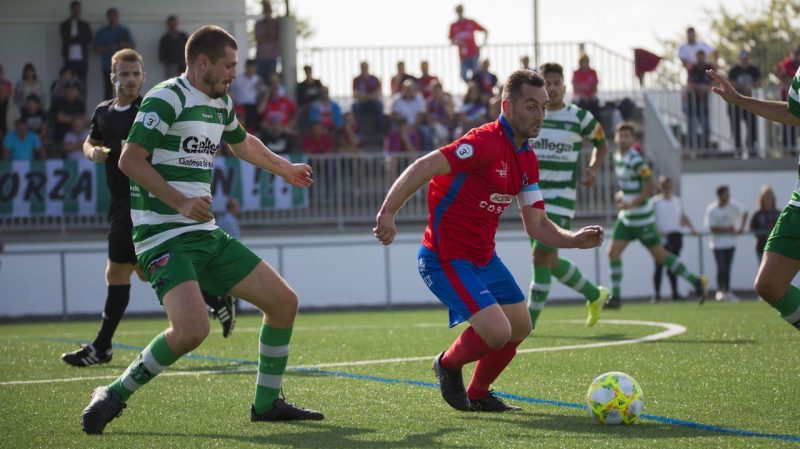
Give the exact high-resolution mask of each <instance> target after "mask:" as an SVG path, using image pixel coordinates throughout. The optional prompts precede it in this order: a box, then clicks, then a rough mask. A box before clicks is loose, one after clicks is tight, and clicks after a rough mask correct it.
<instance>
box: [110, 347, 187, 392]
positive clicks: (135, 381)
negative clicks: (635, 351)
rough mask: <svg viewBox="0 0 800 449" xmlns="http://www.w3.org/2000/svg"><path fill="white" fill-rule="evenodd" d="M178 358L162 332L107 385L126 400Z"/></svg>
mask: <svg viewBox="0 0 800 449" xmlns="http://www.w3.org/2000/svg"><path fill="white" fill-rule="evenodd" d="M179 358H180V356H179V355H176V354H175V353H174V352H172V349H170V348H169V346H168V345H167V339H166V337H165V336H164V333H163V332H162V333H160V334H158V335H157V336H156V338H154V339H153V341H151V342H150V344H149V345H147V347H146V348H144V351H142V352H141V353H139V355H138V356H137V357H136V360H134V361H133V363H131V364H130V366H128V369H126V370H125V372H124V373H122V376H120V377H119V378H118V379H117V380H115V381H114V382H112V383H111V385H109V386H108V387H109V388H111V389H112V390H114V391H116V392H117V393H119V394H120V396H122V400H123V401H127V400H128V399H129V398H130V397H131V395H132V394H133V393H134V392H135V391H136V390H138V389H139V388H141V387H142V386H143V385H144V384H146V383H147V382H150V380H152V379H153V378H154V377H156V376H157V375H158V374H159V373H161V372H162V371H164V370H165V369H166V368H167V367H168V366H170V365H172V364H173V363H175V362H176V361H177V360H178V359H179Z"/></svg>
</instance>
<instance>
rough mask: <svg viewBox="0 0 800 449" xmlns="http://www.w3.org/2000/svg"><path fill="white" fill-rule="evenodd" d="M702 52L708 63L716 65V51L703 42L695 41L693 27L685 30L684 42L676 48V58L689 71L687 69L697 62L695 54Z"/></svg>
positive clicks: (695, 36) (695, 35)
mask: <svg viewBox="0 0 800 449" xmlns="http://www.w3.org/2000/svg"><path fill="white" fill-rule="evenodd" d="M700 50H702V51H703V52H704V53H705V54H706V55H707V56H708V62H710V63H711V64H715V65H716V60H717V50H715V49H714V47H712V46H710V45H708V44H706V43H705V42H702V41H701V42H698V41H697V34H696V33H695V31H694V28H693V27H689V28H687V29H686V42H684V43H683V44H681V46H680V47H678V58H680V60H681V63H682V64H683V66H684V67H685V68H686V70H689V68H690V67H691V66H692V65H694V64H695V63H696V62H697V52H698V51H700Z"/></svg>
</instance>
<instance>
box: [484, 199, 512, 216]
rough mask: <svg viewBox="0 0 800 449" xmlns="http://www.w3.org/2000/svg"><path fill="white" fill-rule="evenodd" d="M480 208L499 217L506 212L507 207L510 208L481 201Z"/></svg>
mask: <svg viewBox="0 0 800 449" xmlns="http://www.w3.org/2000/svg"><path fill="white" fill-rule="evenodd" d="M509 202H510V201H509ZM478 206H480V208H481V209H484V210H486V211H489V212H491V213H493V214H497V215H500V214H502V213H503V211H504V210H506V207H508V206H503V205H502V204H494V203H490V202H489V201H481V202H480V203H478Z"/></svg>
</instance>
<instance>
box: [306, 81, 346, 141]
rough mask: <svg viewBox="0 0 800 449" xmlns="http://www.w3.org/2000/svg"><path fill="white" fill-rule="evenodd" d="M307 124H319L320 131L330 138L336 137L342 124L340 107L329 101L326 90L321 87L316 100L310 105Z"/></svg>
mask: <svg viewBox="0 0 800 449" xmlns="http://www.w3.org/2000/svg"><path fill="white" fill-rule="evenodd" d="M308 121H309V123H315V122H319V123H320V124H321V125H322V129H323V130H324V131H325V132H326V133H328V134H329V135H330V136H331V137H333V136H335V135H337V133H338V132H339V129H340V128H341V127H342V124H343V117H342V107H341V106H339V103H337V102H335V101H333V100H331V97H330V95H329V94H328V88H327V87H324V86H323V87H322V89H321V90H320V96H319V98H318V99H316V100H314V102H313V103H311V107H310V109H309V112H308Z"/></svg>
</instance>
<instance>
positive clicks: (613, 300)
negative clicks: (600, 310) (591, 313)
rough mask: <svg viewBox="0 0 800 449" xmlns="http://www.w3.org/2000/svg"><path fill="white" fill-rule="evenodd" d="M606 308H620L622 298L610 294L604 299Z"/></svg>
mask: <svg viewBox="0 0 800 449" xmlns="http://www.w3.org/2000/svg"><path fill="white" fill-rule="evenodd" d="M604 308H606V309H620V308H622V300H621V299H619V298H617V297H616V296H611V297H610V298H608V301H606V305H605V306H604Z"/></svg>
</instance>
